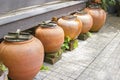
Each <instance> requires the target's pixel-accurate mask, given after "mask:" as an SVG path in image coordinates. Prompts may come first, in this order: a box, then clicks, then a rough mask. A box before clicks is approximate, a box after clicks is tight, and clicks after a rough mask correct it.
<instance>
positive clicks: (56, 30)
mask: <svg viewBox="0 0 120 80" xmlns="http://www.w3.org/2000/svg"><path fill="white" fill-rule="evenodd" d="M35 36H36V37H37V38H38V39H39V40H41V42H42V43H43V45H44V49H45V53H52V52H57V51H58V50H60V48H61V46H62V44H63V42H64V31H63V29H62V28H61V27H59V26H58V25H57V24H55V23H51V22H48V23H43V24H40V25H39V26H38V28H37V29H36V31H35Z"/></svg>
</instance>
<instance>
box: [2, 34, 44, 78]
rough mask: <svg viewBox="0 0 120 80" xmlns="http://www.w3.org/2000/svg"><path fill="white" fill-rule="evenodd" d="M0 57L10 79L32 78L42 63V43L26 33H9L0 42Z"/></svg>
mask: <svg viewBox="0 0 120 80" xmlns="http://www.w3.org/2000/svg"><path fill="white" fill-rule="evenodd" d="M0 58H1V61H2V62H3V63H4V65H5V66H6V67H7V68H8V69H9V73H8V76H9V77H10V78H11V79H12V80H33V78H34V77H35V75H36V74H37V73H38V72H39V71H40V68H41V66H42V64H43V58H44V49H43V45H42V43H41V42H40V40H38V39H37V38H35V37H33V36H32V35H30V34H28V33H21V32H19V33H9V34H8V35H7V36H5V39H4V41H3V42H2V43H1V47H0Z"/></svg>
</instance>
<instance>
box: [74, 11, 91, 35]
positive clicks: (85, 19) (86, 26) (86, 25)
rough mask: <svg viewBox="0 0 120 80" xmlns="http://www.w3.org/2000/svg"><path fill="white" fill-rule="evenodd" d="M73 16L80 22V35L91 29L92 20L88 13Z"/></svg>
mask: <svg viewBox="0 0 120 80" xmlns="http://www.w3.org/2000/svg"><path fill="white" fill-rule="evenodd" d="M74 16H77V18H78V20H79V21H80V22H82V31H81V33H87V32H89V30H90V29H91V28H92V25H93V19H92V17H91V15H89V14H88V13H75V14H74Z"/></svg>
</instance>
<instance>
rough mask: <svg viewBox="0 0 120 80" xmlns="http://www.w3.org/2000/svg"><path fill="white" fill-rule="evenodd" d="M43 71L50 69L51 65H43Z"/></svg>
mask: <svg viewBox="0 0 120 80" xmlns="http://www.w3.org/2000/svg"><path fill="white" fill-rule="evenodd" d="M40 70H42V71H48V70H49V67H48V66H45V65H42V67H41V69H40Z"/></svg>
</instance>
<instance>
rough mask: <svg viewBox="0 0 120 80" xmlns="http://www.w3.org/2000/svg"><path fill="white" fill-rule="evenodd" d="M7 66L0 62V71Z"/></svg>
mask: <svg viewBox="0 0 120 80" xmlns="http://www.w3.org/2000/svg"><path fill="white" fill-rule="evenodd" d="M6 70H7V68H6V67H5V65H4V64H2V63H0V71H6Z"/></svg>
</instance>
